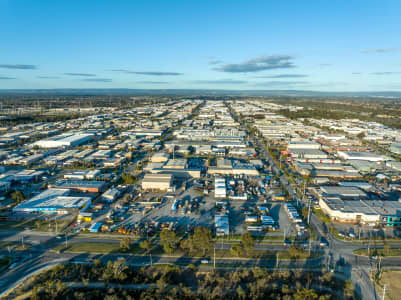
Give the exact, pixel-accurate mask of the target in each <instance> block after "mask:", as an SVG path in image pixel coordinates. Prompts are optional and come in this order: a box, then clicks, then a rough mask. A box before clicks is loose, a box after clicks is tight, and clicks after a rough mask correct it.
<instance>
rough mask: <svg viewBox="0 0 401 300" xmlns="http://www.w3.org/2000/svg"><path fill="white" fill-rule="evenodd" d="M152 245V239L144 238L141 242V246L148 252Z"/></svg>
mask: <svg viewBox="0 0 401 300" xmlns="http://www.w3.org/2000/svg"><path fill="white" fill-rule="evenodd" d="M151 246H152V242H151V241H150V240H143V241H142V242H140V243H139V247H141V248H142V249H143V250H145V251H146V252H149V250H150V247H151Z"/></svg>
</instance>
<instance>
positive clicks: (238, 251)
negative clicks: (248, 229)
mask: <svg viewBox="0 0 401 300" xmlns="http://www.w3.org/2000/svg"><path fill="white" fill-rule="evenodd" d="M230 253H231V255H233V256H237V257H240V256H242V254H243V253H244V248H243V247H242V245H239V244H234V245H232V246H231V248H230Z"/></svg>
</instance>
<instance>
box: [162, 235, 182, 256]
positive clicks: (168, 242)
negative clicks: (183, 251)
mask: <svg viewBox="0 0 401 300" xmlns="http://www.w3.org/2000/svg"><path fill="white" fill-rule="evenodd" d="M177 242H178V238H177V234H176V233H175V232H174V231H172V230H162V231H161V232H160V244H161V245H162V246H163V249H164V251H165V252H166V253H169V254H171V253H173V251H174V250H175V249H176V248H177Z"/></svg>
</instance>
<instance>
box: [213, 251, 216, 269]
mask: <svg viewBox="0 0 401 300" xmlns="http://www.w3.org/2000/svg"><path fill="white" fill-rule="evenodd" d="M213 250H214V251H213V252H214V256H213V257H214V258H213V269H216V246H214V247H213Z"/></svg>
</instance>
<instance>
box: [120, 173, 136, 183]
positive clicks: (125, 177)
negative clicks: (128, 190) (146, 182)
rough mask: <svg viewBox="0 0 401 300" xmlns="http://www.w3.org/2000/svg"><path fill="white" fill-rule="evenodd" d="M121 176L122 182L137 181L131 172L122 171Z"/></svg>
mask: <svg viewBox="0 0 401 300" xmlns="http://www.w3.org/2000/svg"><path fill="white" fill-rule="evenodd" d="M121 178H122V180H123V182H124V184H135V183H136V182H137V178H136V177H135V176H134V175H132V174H131V173H123V174H122V175H121Z"/></svg>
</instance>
